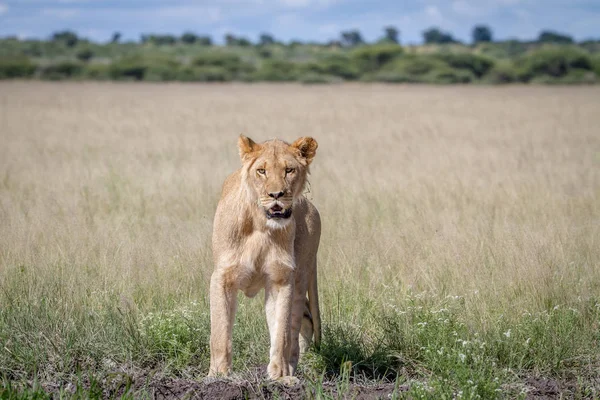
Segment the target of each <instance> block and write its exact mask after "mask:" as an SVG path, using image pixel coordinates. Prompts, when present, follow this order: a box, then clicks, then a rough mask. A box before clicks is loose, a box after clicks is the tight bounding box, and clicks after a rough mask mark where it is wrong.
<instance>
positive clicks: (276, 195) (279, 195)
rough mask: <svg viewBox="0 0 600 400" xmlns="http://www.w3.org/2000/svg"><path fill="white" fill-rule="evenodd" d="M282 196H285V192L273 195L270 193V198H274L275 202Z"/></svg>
mask: <svg viewBox="0 0 600 400" xmlns="http://www.w3.org/2000/svg"><path fill="white" fill-rule="evenodd" d="M281 196H283V192H271V193H269V197H272V198H274V199H275V200H277V199H278V198H280V197H281Z"/></svg>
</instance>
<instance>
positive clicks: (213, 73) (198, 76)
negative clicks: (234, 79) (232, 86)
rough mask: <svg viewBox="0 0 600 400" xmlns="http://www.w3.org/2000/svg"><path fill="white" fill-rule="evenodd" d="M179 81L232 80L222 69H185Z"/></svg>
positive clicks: (181, 71) (192, 67)
mask: <svg viewBox="0 0 600 400" xmlns="http://www.w3.org/2000/svg"><path fill="white" fill-rule="evenodd" d="M177 80H179V81H183V82H227V81H230V80H231V74H230V73H229V72H228V71H227V70H225V69H224V68H222V67H194V66H190V67H184V68H182V69H181V70H180V71H179V73H178V75H177Z"/></svg>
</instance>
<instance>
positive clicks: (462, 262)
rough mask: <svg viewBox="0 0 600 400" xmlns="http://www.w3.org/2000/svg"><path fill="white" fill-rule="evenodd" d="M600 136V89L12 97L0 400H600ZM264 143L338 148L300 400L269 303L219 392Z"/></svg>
mask: <svg viewBox="0 0 600 400" xmlns="http://www.w3.org/2000/svg"><path fill="white" fill-rule="evenodd" d="M599 127H600V88H598V87H540V86H529V87H525V86H509V87H490V86H488V87H483V86H472V87H465V86H454V87H447V86H438V87H436V86H411V85H406V86H405V85H398V86H386V85H375V84H374V85H365V84H343V85H330V86H306V85H299V84H279V85H277V84H221V85H210V84H149V83H139V84H135V83H120V84H111V83H41V82H5V83H1V84H0V380H1V385H0V397H2V398H44V397H46V396H54V397H71V396H73V397H76V398H88V397H92V398H114V397H126V398H165V397H166V398H180V397H184V396H186V395H187V396H192V397H193V396H198V397H201V396H205V397H207V398H210V397H226V398H246V397H249V398H253V397H254V398H263V397H264V398H303V397H307V398H318V399H322V398H340V397H344V396H345V397H347V398H376V397H377V396H380V397H382V398H410V399H421V398H431V399H443V398H445V399H451V398H464V399H475V398H480V399H493V398H501V399H504V398H506V399H513V398H523V399H524V398H543V396H546V397H544V398H598V397H600V128H599ZM240 133H244V134H245V135H247V136H249V137H251V138H253V139H255V140H256V141H263V140H266V139H269V138H274V137H277V138H281V139H284V140H287V141H293V140H295V139H296V138H298V137H300V136H313V137H314V138H315V139H316V140H317V141H318V142H319V148H318V150H317V155H316V158H315V160H314V162H313V164H312V165H311V176H310V177H309V180H310V185H309V186H308V187H307V190H306V192H307V194H306V195H307V196H308V197H309V198H310V199H312V201H313V202H314V203H315V205H316V206H317V207H318V208H319V210H320V213H321V218H322V221H323V233H322V236H321V245H320V250H319V258H318V262H319V264H318V271H319V293H320V306H321V313H322V318H323V324H324V331H323V343H322V345H321V348H320V349H313V350H312V351H310V352H309V353H308V354H306V355H305V357H304V358H303V360H302V361H301V365H300V368H299V374H298V375H299V378H300V383H299V384H298V385H296V386H295V387H285V386H278V385H275V384H271V383H268V382H267V381H265V379H264V369H265V366H266V364H267V363H268V353H269V351H268V345H269V335H268V330H267V324H266V320H265V316H264V309H263V299H262V294H259V295H258V296H257V297H256V298H255V299H251V300H250V299H246V298H244V297H243V295H241V294H240V304H239V308H238V313H237V319H236V323H235V326H234V372H235V373H234V376H233V377H232V378H231V379H229V380H228V381H214V380H206V378H205V377H206V374H207V372H208V363H209V351H208V343H209V342H208V338H209V331H210V324H209V309H208V282H209V279H210V274H211V272H212V269H213V265H212V255H211V246H210V237H211V230H212V218H213V215H214V211H215V207H216V203H217V200H218V198H219V195H220V188H221V184H222V182H223V180H224V179H225V177H226V176H227V175H228V174H229V173H230V172H232V171H233V170H235V169H236V168H238V166H239V165H240V161H239V157H238V150H237V137H238V135H239V134H240ZM235 211H236V210H231V212H235ZM211 385H212V386H211ZM215 385H216V386H215ZM211 388H212V389H211ZM211 390H217V391H216V392H215V391H213V392H211ZM215 393H217V394H218V395H217V394H215ZM227 396H229V397H227ZM361 396H363V397H361ZM365 396H367V397H365ZM368 396H371V397H368Z"/></svg>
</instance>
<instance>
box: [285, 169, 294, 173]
mask: <svg viewBox="0 0 600 400" xmlns="http://www.w3.org/2000/svg"><path fill="white" fill-rule="evenodd" d="M294 171H295V170H294V168H286V169H285V173H286V174H291V173H292V172H294Z"/></svg>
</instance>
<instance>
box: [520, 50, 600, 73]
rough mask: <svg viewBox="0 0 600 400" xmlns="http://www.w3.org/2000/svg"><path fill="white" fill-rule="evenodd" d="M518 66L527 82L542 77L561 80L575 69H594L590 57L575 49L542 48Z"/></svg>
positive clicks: (530, 54)
mask: <svg viewBox="0 0 600 400" xmlns="http://www.w3.org/2000/svg"><path fill="white" fill-rule="evenodd" d="M517 65H518V66H519V67H520V68H521V70H522V73H521V77H522V79H523V80H525V81H529V80H531V79H533V78H534V77H540V76H550V77H554V78H560V77H564V76H566V75H568V74H569V73H570V72H571V71H572V70H575V69H580V70H585V71H593V69H594V66H593V64H592V60H591V58H590V56H589V55H588V54H587V53H586V52H584V51H582V50H579V49H577V48H574V47H546V48H541V49H539V50H536V51H533V52H531V53H529V54H527V55H526V56H524V57H522V58H521V59H520V60H518V62H517Z"/></svg>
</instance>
